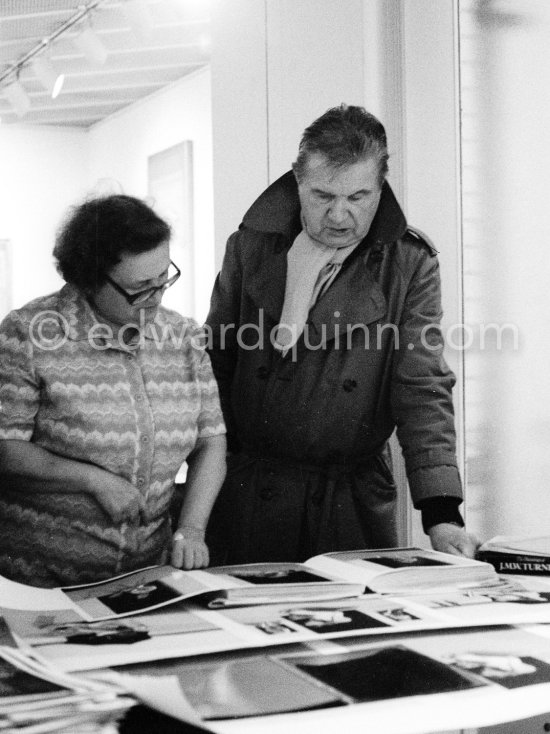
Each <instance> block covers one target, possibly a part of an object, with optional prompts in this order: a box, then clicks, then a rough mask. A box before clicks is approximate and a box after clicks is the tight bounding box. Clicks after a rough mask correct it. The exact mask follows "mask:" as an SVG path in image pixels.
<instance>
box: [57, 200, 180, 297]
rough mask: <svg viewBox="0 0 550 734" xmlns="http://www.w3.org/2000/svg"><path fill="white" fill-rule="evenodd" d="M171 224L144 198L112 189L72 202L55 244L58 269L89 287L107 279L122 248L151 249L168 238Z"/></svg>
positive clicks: (70, 279) (88, 289)
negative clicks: (142, 199) (74, 205)
mask: <svg viewBox="0 0 550 734" xmlns="http://www.w3.org/2000/svg"><path fill="white" fill-rule="evenodd" d="M170 234H171V230H170V226H169V225H168V224H167V223H166V222H165V221H164V220H163V219H161V218H160V217H159V216H158V215H157V214H155V212H154V211H153V210H152V209H151V207H149V206H148V205H147V204H145V202H143V201H141V199H136V198H134V197H133V196H126V195H124V194H114V195H109V196H102V197H98V198H94V199H88V200H87V201H85V202H84V203H83V204H80V205H79V206H76V207H73V208H72V209H71V210H70V211H69V214H68V216H67V218H66V220H65V221H64V222H63V224H62V225H61V227H60V229H59V231H58V233H57V237H56V241H55V247H54V250H53V255H54V258H55V260H56V266H57V270H58V271H59V273H60V274H61V275H62V276H63V278H64V279H65V280H66V281H67V283H71V284H72V285H74V286H76V287H77V288H79V289H80V290H81V291H83V292H85V293H90V292H94V291H95V290H97V289H98V288H100V287H101V286H102V285H103V284H104V283H105V276H106V275H108V274H109V271H110V270H111V269H112V268H113V267H114V266H115V265H116V264H117V263H119V262H120V260H121V255H122V253H123V252H131V253H140V252H148V251H149V250H153V249H154V248H155V247H158V246H159V245H160V244H162V243H163V242H167V241H168V240H169V239H170Z"/></svg>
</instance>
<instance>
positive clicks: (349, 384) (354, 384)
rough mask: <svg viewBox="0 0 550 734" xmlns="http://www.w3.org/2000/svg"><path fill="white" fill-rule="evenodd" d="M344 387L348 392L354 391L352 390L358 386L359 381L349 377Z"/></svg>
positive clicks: (343, 384)
mask: <svg viewBox="0 0 550 734" xmlns="http://www.w3.org/2000/svg"><path fill="white" fill-rule="evenodd" d="M342 387H343V388H344V390H345V391H346V392H352V390H355V388H356V387H357V382H356V381H355V380H350V379H349V377H348V378H347V379H345V380H344V382H343V383H342Z"/></svg>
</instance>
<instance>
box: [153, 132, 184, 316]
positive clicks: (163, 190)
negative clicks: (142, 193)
mask: <svg viewBox="0 0 550 734" xmlns="http://www.w3.org/2000/svg"><path fill="white" fill-rule="evenodd" d="M147 164H148V165H147V169H148V171H147V172H148V194H149V197H150V198H151V199H152V206H153V208H154V209H155V211H156V212H157V213H158V214H159V216H161V217H163V219H165V220H166V221H167V222H168V223H169V224H170V226H171V227H172V239H171V243H170V252H171V257H172V260H173V261H174V262H175V263H176V265H177V266H178V267H179V268H180V270H181V277H180V279H179V281H178V282H177V283H176V284H175V286H174V287H173V288H170V290H168V291H166V294H165V296H164V299H163V304H164V305H165V306H167V307H168V308H173V309H174V310H176V311H179V312H180V313H182V314H183V315H184V316H193V317H195V288H194V257H193V248H194V226H193V143H192V141H190V140H185V141H183V142H181V143H178V144H177V145H174V146H172V147H171V148H167V149H165V150H161V151H160V152H158V153H155V154H154V155H151V156H149V158H148V161H147Z"/></svg>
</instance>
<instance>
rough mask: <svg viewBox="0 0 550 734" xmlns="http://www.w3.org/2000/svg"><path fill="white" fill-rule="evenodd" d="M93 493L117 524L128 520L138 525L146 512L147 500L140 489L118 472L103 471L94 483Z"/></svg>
mask: <svg viewBox="0 0 550 734" xmlns="http://www.w3.org/2000/svg"><path fill="white" fill-rule="evenodd" d="M91 494H92V496H93V497H94V498H95V499H96V501H97V503H98V505H99V506H100V507H101V509H102V510H103V511H104V512H105V513H106V514H107V515H108V516H109V517H110V518H111V520H112V521H113V522H114V523H116V524H120V523H123V522H128V523H130V524H132V525H137V524H138V523H139V520H140V516H142V517H144V516H145V514H146V513H145V501H144V499H143V497H142V495H141V494H140V492H139V490H138V489H137V488H136V487H134V485H133V484H131V483H130V482H128V481H127V480H126V479H123V478H122V477H119V476H117V475H116V474H111V473H110V472H107V471H102V472H101V477H98V479H97V481H96V482H94V484H93V488H92V491H91Z"/></svg>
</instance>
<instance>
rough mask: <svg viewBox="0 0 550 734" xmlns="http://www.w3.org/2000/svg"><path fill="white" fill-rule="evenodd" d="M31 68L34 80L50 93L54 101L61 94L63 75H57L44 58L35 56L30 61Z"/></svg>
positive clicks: (48, 61) (50, 63)
mask: <svg viewBox="0 0 550 734" xmlns="http://www.w3.org/2000/svg"><path fill="white" fill-rule="evenodd" d="M31 68H32V70H33V73H34V75H35V76H36V78H37V79H38V80H39V81H40V84H42V86H43V87H44V89H45V90H46V91H48V92H49V93H50V95H51V98H52V99H55V98H56V97H57V95H58V94H59V93H60V92H61V89H62V87H63V82H64V81H65V75H64V74H57V72H56V71H55V70H54V68H53V66H52V62H51V61H50V60H49V59H47V58H46V57H45V56H36V57H35V58H34V59H33V60H32V61H31Z"/></svg>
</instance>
